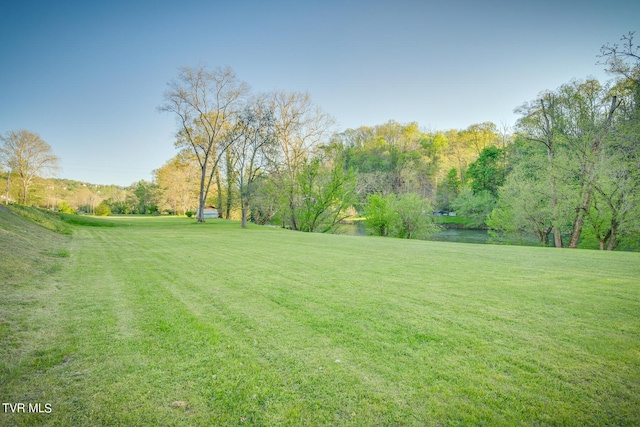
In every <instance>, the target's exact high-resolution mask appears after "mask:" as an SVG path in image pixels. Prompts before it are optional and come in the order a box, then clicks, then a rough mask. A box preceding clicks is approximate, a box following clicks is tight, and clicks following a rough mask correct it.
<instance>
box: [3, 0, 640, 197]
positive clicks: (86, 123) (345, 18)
mask: <svg viewBox="0 0 640 427" xmlns="http://www.w3.org/2000/svg"><path fill="white" fill-rule="evenodd" d="M638 17H640V2H637V1H619V0H610V1H608V2H604V1H599V2H592V1H582V2H579V1H562V0H556V1H547V0H538V1H535V2H531V1H528V2H520V1H404V0H394V1H323V2H304V1H277V0H273V1H270V2H257V1H238V2H233V1H224V2H222V1H213V0H211V1H195V0H176V1H161V0H158V1H138V0H129V1H120V0H110V1H98V0H95V1H86V0H83V1H54V0H48V1H29V0H0V100H1V101H0V133H2V134H5V133H6V132H8V131H10V130H19V129H27V130H30V131H32V132H36V133H38V134H40V136H41V137H42V138H43V139H44V140H45V141H47V142H48V143H49V144H50V145H51V146H52V148H53V151H54V153H55V154H56V155H58V156H59V157H60V158H61V166H62V171H61V172H60V173H59V176H60V177H65V178H70V179H76V180H81V181H88V182H92V183H97V184H118V185H129V184H131V183H132V182H133V181H137V180H140V179H147V180H148V179H151V171H152V170H153V169H156V168H158V167H160V166H162V164H163V163H164V162H166V161H167V160H168V159H169V158H170V157H172V156H173V155H175V154H176V150H175V149H174V147H173V139H174V138H173V134H174V132H175V130H176V127H175V121H174V117H172V116H171V115H169V114H166V113H159V112H158V111H157V107H158V106H159V105H160V104H161V102H162V93H163V92H164V90H165V88H166V85H167V82H169V81H170V80H172V79H173V78H175V77H176V76H177V73H178V69H179V68H180V67H182V66H196V65H199V64H204V65H208V66H210V67H216V66H230V67H232V68H233V69H234V70H235V71H236V73H237V74H238V77H239V78H240V79H242V80H244V81H246V82H247V83H249V85H250V86H251V87H252V89H253V90H254V91H270V90H274V89H278V90H289V91H307V92H309V93H310V95H311V97H312V99H313V100H314V102H315V103H316V104H318V105H319V106H320V107H321V108H322V109H323V110H324V111H326V112H327V113H329V114H331V115H333V116H334V117H335V119H336V121H337V124H338V125H337V127H336V130H338V131H340V130H344V129H346V128H355V127H358V126H362V125H376V124H381V123H384V122H386V121H388V120H390V119H394V120H396V121H399V122H401V123H406V122H411V121H417V122H418V123H419V125H420V126H422V127H423V128H425V129H431V130H436V129H437V130H445V129H451V128H457V129H463V128H466V127H467V126H469V125H471V124H473V123H480V122H484V121H493V122H495V123H496V124H500V123H507V124H513V123H514V122H515V120H516V119H517V116H516V115H514V113H513V109H514V108H515V107H517V106H519V105H521V104H522V103H523V102H526V101H529V100H531V99H534V98H535V97H536V95H537V94H538V93H539V92H541V91H543V90H545V89H555V88H557V87H558V86H560V85H561V84H563V83H566V82H568V81H570V80H571V79H573V78H579V79H583V78H586V77H589V76H591V77H596V78H598V79H601V80H606V79H608V78H609V77H608V76H606V74H605V73H604V71H603V67H602V66H601V65H596V62H597V57H596V55H597V54H598V53H599V49H600V46H602V45H603V44H605V43H607V42H609V43H615V42H617V41H618V40H619V39H620V37H621V36H622V35H623V34H626V33H627V32H629V31H634V30H639V29H640V19H639V18H638ZM638 39H639V40H640V34H639V35H638Z"/></svg>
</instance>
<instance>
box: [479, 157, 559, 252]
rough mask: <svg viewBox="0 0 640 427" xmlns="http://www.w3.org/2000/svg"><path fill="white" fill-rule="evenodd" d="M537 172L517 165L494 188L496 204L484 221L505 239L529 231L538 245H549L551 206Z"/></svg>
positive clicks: (551, 222)
mask: <svg viewBox="0 0 640 427" xmlns="http://www.w3.org/2000/svg"><path fill="white" fill-rule="evenodd" d="M538 173H539V170H537V171H536V170H535V169H534V170H532V171H529V172H527V171H526V170H525V168H523V167H522V166H518V167H517V168H516V169H514V171H513V172H512V173H511V174H510V175H509V177H508V179H507V181H506V183H505V185H504V186H502V187H500V189H499V191H498V194H499V197H498V201H497V204H496V206H495V208H494V209H493V210H492V212H491V214H490V215H489V217H488V218H487V220H486V224H487V226H489V227H490V228H491V229H492V230H495V231H497V232H498V233H499V234H500V235H501V237H502V238H505V237H506V239H507V240H508V241H511V242H519V241H520V240H521V236H522V234H523V233H533V234H534V235H535V236H536V237H537V238H538V241H539V242H540V244H541V245H545V246H547V245H549V235H550V234H551V231H552V230H553V207H552V205H551V198H550V197H549V187H548V186H547V185H546V182H545V180H543V179H540V177H539V176H538Z"/></svg>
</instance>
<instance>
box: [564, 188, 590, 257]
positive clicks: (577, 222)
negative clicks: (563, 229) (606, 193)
mask: <svg viewBox="0 0 640 427" xmlns="http://www.w3.org/2000/svg"><path fill="white" fill-rule="evenodd" d="M590 208H591V189H590V188H587V190H586V194H585V195H584V199H583V201H582V204H581V205H580V206H578V207H577V208H576V217H575V219H574V220H573V228H572V230H571V240H570V241H569V247H570V248H572V249H575V248H577V247H578V242H579V241H580V235H581V234H582V227H583V225H584V217H585V215H586V213H587V212H589V209H590Z"/></svg>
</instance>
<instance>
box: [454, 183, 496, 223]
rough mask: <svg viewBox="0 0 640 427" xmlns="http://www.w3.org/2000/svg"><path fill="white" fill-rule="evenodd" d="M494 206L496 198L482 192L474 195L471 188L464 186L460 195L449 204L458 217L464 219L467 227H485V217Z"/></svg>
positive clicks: (487, 192) (489, 193) (484, 191)
mask: <svg viewBox="0 0 640 427" xmlns="http://www.w3.org/2000/svg"><path fill="white" fill-rule="evenodd" d="M495 204H496V197H495V196H494V195H493V194H491V192H489V191H486V190H483V191H479V192H477V193H474V192H473V190H472V189H471V187H469V186H465V187H464V188H463V189H462V191H461V192H460V194H459V195H458V196H457V197H456V198H455V199H454V200H453V201H452V202H451V207H452V208H453V209H454V210H455V212H456V214H457V215H458V216H462V217H464V218H466V221H467V223H466V225H467V226H469V227H478V228H479V227H485V226H486V222H485V221H486V219H487V216H488V215H489V214H490V213H491V211H492V210H493V207H494V206H495Z"/></svg>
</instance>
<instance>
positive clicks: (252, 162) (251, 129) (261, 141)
mask: <svg viewBox="0 0 640 427" xmlns="http://www.w3.org/2000/svg"><path fill="white" fill-rule="evenodd" d="M239 123H240V127H239V131H240V132H241V134H242V136H241V137H240V139H239V140H238V143H237V144H235V145H234V149H235V156H234V157H235V158H236V159H237V162H236V167H237V181H238V186H239V187H240V209H241V212H242V228H246V226H247V214H248V211H249V206H250V205H251V196H252V191H253V188H252V187H253V183H254V182H255V180H256V179H257V177H258V176H259V175H260V174H261V173H263V172H265V169H266V168H267V167H268V166H269V165H270V164H273V158H274V157H275V150H274V149H275V137H274V122H273V111H272V110H271V109H270V108H269V106H268V103H267V99H266V96H264V95H262V96H257V97H255V98H254V99H253V100H252V101H251V102H250V103H249V104H247V106H246V107H245V109H244V111H243V112H242V114H241V118H240V121H239Z"/></svg>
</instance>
